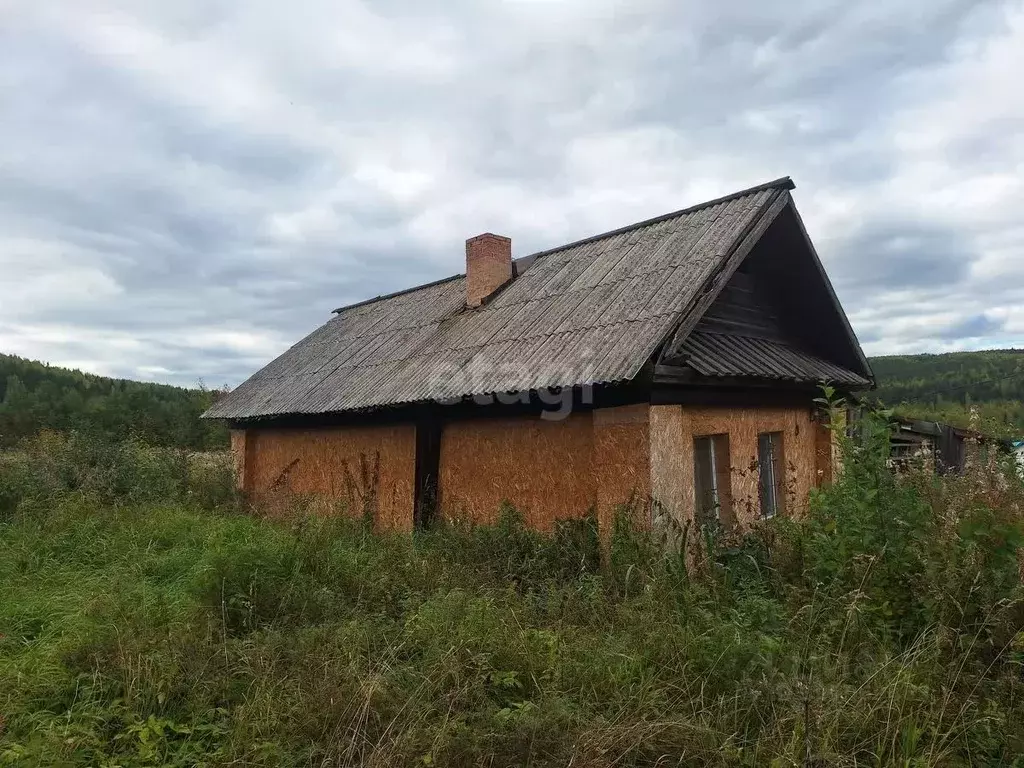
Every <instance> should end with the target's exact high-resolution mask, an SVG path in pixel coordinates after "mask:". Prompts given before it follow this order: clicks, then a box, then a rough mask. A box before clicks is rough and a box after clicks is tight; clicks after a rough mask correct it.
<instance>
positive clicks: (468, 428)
mask: <svg viewBox="0 0 1024 768" xmlns="http://www.w3.org/2000/svg"><path fill="white" fill-rule="evenodd" d="M761 432H781V433H782V434H783V464H784V467H785V483H784V485H785V488H786V495H785V499H784V502H783V503H784V511H785V513H786V514H796V515H799V514H801V513H802V512H803V511H804V510H805V509H806V503H807V496H808V493H809V491H810V490H811V488H814V487H816V486H817V485H820V484H821V483H823V482H828V481H829V480H830V479H831V472H832V467H833V461H834V459H833V444H832V440H831V439H830V437H831V435H830V433H829V432H828V430H827V429H826V428H825V427H824V426H823V425H821V424H819V423H817V422H816V421H815V419H814V418H813V417H812V410H811V408H810V406H809V405H808V406H805V407H789V408H734V407H692V406H681V405H656V406H649V405H647V404H638V405H629V406H621V407H617V408H599V409H595V410H593V411H588V412H575V413H572V414H570V415H569V416H568V417H567V418H565V419H563V420H561V421H546V420H543V419H541V418H538V417H537V416H536V415H519V416H515V417H509V418H486V419H467V420H461V421H451V422H447V423H445V424H444V425H443V427H442V431H441V441H440V463H439V467H438V470H439V471H438V489H437V491H438V514H439V515H440V516H441V517H443V518H447V519H463V520H468V521H472V522H476V523H490V522H494V520H495V519H496V518H497V515H498V511H499V509H500V507H501V505H502V502H504V501H508V502H510V503H511V504H513V505H514V506H515V507H516V508H517V509H519V510H520V511H521V512H522V513H523V516H524V518H525V521H526V523H527V524H528V525H529V526H531V527H533V528H536V529H539V530H550V529H551V528H552V526H553V524H554V522H555V521H556V520H560V519H573V518H580V517H582V516H584V515H586V514H587V513H588V511H589V510H591V509H592V508H593V509H596V511H597V514H598V519H599V523H600V525H601V528H602V530H605V531H608V530H610V529H611V523H612V519H613V515H614V512H615V509H616V508H617V507H618V506H620V505H622V504H626V503H630V502H632V503H633V504H634V512H635V514H636V518H635V519H636V520H637V522H639V523H640V524H647V523H648V522H649V521H651V520H652V515H653V519H654V520H660V519H662V517H663V516H667V517H671V518H673V519H675V520H676V521H677V522H678V523H679V524H680V527H681V526H682V525H684V524H685V522H686V521H687V520H689V519H691V518H692V515H693V510H694V487H693V485H694V483H693V472H694V469H693V441H694V438H695V437H699V436H702V435H709V434H721V433H726V434H728V435H729V452H730V478H731V480H730V491H731V494H732V509H733V515H734V518H735V519H734V521H732V522H736V523H738V524H740V525H748V524H750V523H751V522H753V521H754V520H755V519H757V517H758V516H759V512H760V509H759V506H760V503H759V497H758V489H757V481H758V473H757V467H756V461H757V436H758V434H759V433H761ZM232 448H233V449H234V452H235V463H236V472H237V476H238V479H239V487H240V488H241V489H242V490H243V491H245V492H246V493H247V494H248V495H249V496H250V498H252V499H253V500H254V501H256V502H258V503H261V505H262V506H264V508H269V510H270V511H271V512H273V510H274V509H275V505H274V502H275V499H278V498H281V499H282V502H281V504H280V505H278V506H277V507H276V508H277V509H281V510H286V509H290V508H291V506H290V504H289V503H288V500H286V499H285V497H289V496H291V495H292V494H312V495H316V496H317V497H319V498H320V499H322V500H325V501H326V502H328V503H330V502H344V505H343V507H344V508H345V509H346V510H347V512H348V513H349V514H351V515H353V516H360V515H362V514H363V510H364V508H365V507H364V505H365V504H367V503H369V504H370V505H371V508H372V514H373V515H374V519H375V521H376V525H377V527H378V528H379V529H380V530H399V531H405V530H410V529H411V528H412V526H413V519H414V518H413V508H414V505H415V495H416V494H415V470H416V428H415V425H414V424H412V423H405V424H392V425H387V426H358V427H356V426H348V427H324V428H318V429H297V428H296V429H292V428H262V429H250V430H244V431H243V430H235V431H233V432H232ZM375 466H376V471H375V469H374V468H375ZM374 489H375V490H374ZM652 505H653V508H652Z"/></svg>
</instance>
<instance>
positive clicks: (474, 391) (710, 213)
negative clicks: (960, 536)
mask: <svg viewBox="0 0 1024 768" xmlns="http://www.w3.org/2000/svg"><path fill="white" fill-rule="evenodd" d="M792 188H793V184H792V182H791V181H790V180H789V179H788V178H786V179H780V180H778V181H774V182H771V183H769V184H765V185H762V186H759V187H755V188H752V189H748V190H744V191H742V192H738V193H736V194H733V195H729V196H728V197H724V198H720V199H718V200H713V201H710V202H708V203H704V204H702V205H698V206H694V207H692V208H687V209H685V210H682V211H678V212H676V213H671V214H668V215H665V216H660V217H658V218H655V219H650V220H648V221H643V222H640V223H638V224H633V225H631V226H628V227H624V228H622V229H617V230H614V231H612V232H608V233H606V234H603V235H598V236H596V237H591V238H587V239H585V240H581V241H578V242H575V243H571V244H568V245H564V246H561V247H559V248H554V249H552V250H549V251H544V252H542V253H538V254H534V255H532V256H527V257H525V258H520V259H515V260H513V258H512V248H511V242H510V241H509V240H508V239H507V238H504V237H498V236H496V235H492V234H485V235H480V236H478V237H474V238H472V239H471V240H468V241H467V243H466V269H467V274H466V275H457V276H455V277H451V278H448V279H445V280H440V281H438V282H435V283H430V284H427V285H423V286H420V287H418V288H413V289H411V290H408V291H403V292H400V293H395V294H391V295H389V296H381V297H378V298H376V299H372V300H370V301H366V302H363V303H360V304H355V305H352V306H349V307H344V308H342V309H339V310H336V314H337V316H336V317H335V318H333V319H332V320H330V321H329V322H327V323H326V324H325V325H324V326H322V327H321V328H319V329H318V330H316V331H314V332H313V333H312V334H310V335H309V336H308V337H306V338H305V339H303V340H302V341H300V342H299V343H298V344H296V345H295V346H294V347H292V348H291V349H289V350H288V351H287V352H285V353H284V354H283V355H282V356H281V357H279V358H278V359H276V360H274V361H273V362H272V363H270V364H269V365H268V366H267V367H266V368H264V369H262V370H261V371H259V372H258V373H256V374H255V375H254V376H253V377H252V378H250V379H249V380H248V381H246V382H245V383H244V384H242V385H241V386H240V387H238V389H236V390H235V391H234V392H232V393H231V394H229V395H227V396H226V397H224V398H223V399H221V400H220V401H219V402H217V403H216V405H214V407H213V408H211V409H210V411H209V412H208V413H207V414H206V416H207V417H209V418H219V419H226V420H228V421H230V423H231V428H232V430H233V431H232V447H233V450H234V451H235V455H236V461H237V470H238V482H239V485H240V487H241V489H242V490H243V491H244V492H245V493H246V494H248V495H249V496H250V497H251V498H252V499H253V500H254V501H255V502H257V503H260V502H267V503H269V501H270V500H271V499H272V497H274V495H275V493H278V492H285V493H291V492H294V493H300V494H311V495H313V496H315V497H319V498H322V499H329V500H338V501H343V502H345V503H346V504H347V506H348V509H349V511H350V514H357V515H359V514H365V515H369V516H372V518H373V519H374V521H375V524H376V526H377V527H378V528H379V529H397V530H409V529H411V528H413V526H414V525H417V524H423V523H426V522H427V521H428V520H429V519H430V518H431V517H432V516H442V517H447V518H455V517H459V518H466V519H469V520H473V521H481V522H482V521H491V520H493V519H494V518H495V516H496V514H497V512H498V510H499V508H500V506H501V504H502V502H504V501H508V502H511V503H512V504H513V505H515V506H516V507H517V508H519V509H520V510H521V511H522V513H523V514H524V516H525V519H526V520H527V522H528V524H530V525H532V526H534V527H536V528H539V529H548V528H550V526H551V525H552V523H553V521H555V520H557V519H566V518H578V517H580V516H583V515H585V514H586V513H587V512H588V511H589V510H591V509H595V510H596V511H597V514H598V518H599V521H600V524H601V526H602V527H607V525H608V524H609V521H610V519H611V518H610V516H611V514H612V512H613V510H614V509H615V508H616V507H617V506H619V505H622V504H624V503H633V504H634V505H636V508H638V509H641V510H643V511H642V512H640V514H643V515H650V514H651V512H652V510H653V509H657V510H659V514H667V515H670V516H671V517H673V518H675V519H676V520H678V521H679V522H680V523H682V522H684V521H685V520H687V519H690V518H691V517H692V516H693V515H694V512H695V511H697V512H698V513H700V514H703V515H708V516H713V515H718V516H720V517H721V518H722V519H723V520H724V521H725V522H727V523H732V522H739V523H743V522H749V521H752V520H753V519H755V518H757V517H759V516H769V515H772V514H775V513H778V512H783V511H785V512H787V513H799V511H800V510H801V508H802V507H803V505H804V504H805V503H806V499H807V494H808V491H809V490H810V489H811V488H812V487H814V486H816V485H818V484H820V483H821V482H823V481H825V480H827V479H828V478H829V477H830V475H831V471H832V461H833V456H832V442H831V439H830V438H831V433H830V432H829V430H828V429H826V428H825V425H824V424H822V423H821V422H822V417H821V416H820V415H819V414H818V412H817V410H816V409H815V407H814V404H813V399H814V398H815V397H816V396H817V394H818V390H817V387H818V383H819V382H820V381H821V380H823V379H827V380H830V381H831V382H833V384H834V385H835V386H836V387H837V388H838V389H839V390H840V391H841V392H848V391H850V390H853V389H861V388H866V387H868V386H870V384H871V378H872V374H871V370H870V368H869V366H868V363H867V360H866V359H865V357H864V355H863V353H862V351H861V349H860V346H859V345H858V343H857V339H856V337H855V336H854V334H853V331H852V330H851V328H850V324H849V322H848V321H847V319H846V316H845V315H844V314H843V311H842V309H841V307H840V306H839V303H838V302H837V300H836V296H835V293H834V292H833V290H832V287H831V285H830V283H829V281H828V278H827V277H826V275H825V272H824V270H823V269H822V265H821V262H820V261H819V259H818V257H817V255H816V253H815V251H814V247H813V246H812V244H811V241H810V239H809V238H808V236H807V233H806V231H805V229H804V225H803V223H802V221H801V219H800V216H799V214H798V213H797V210H796V207H795V205H794V203H793V200H792V198H791V196H790V192H789V191H790V190H791V189H792Z"/></svg>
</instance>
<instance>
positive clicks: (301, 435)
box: [232, 424, 416, 531]
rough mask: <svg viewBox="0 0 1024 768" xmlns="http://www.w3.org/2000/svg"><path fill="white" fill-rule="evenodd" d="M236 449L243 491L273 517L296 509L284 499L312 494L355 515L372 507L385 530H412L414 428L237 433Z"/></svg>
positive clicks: (398, 426) (273, 429) (405, 425)
mask: <svg viewBox="0 0 1024 768" xmlns="http://www.w3.org/2000/svg"><path fill="white" fill-rule="evenodd" d="M232 447H233V449H235V462H236V468H239V469H240V471H239V472H238V475H237V476H238V478H239V483H240V485H239V487H240V489H241V490H242V491H243V492H245V493H246V494H247V495H249V496H250V498H252V500H254V501H256V502H257V503H260V505H261V506H262V507H263V508H264V509H267V510H268V511H270V512H273V511H274V510H275V509H277V510H282V509H291V505H290V501H291V500H290V499H284V498H283V497H286V496H292V495H294V494H313V495H315V496H316V497H318V500H319V501H321V502H323V501H326V502H342V504H343V506H344V508H345V510H346V512H347V513H348V514H350V515H352V516H354V517H359V516H361V515H362V514H363V512H364V509H366V506H364V505H369V507H370V510H371V513H372V514H373V516H374V520H375V525H376V527H377V528H378V529H380V530H400V531H403V530H411V529H412V523H413V518H412V509H413V504H414V499H415V471H416V428H415V427H414V426H413V425H412V424H399V425H389V426H363V427H324V428H318V429H281V428H266V429H249V430H245V431H244V432H241V431H240V430H239V431H236V432H235V433H233V434H232ZM240 454H241V456H240ZM279 498H280V499H282V503H281V504H275V501H276V500H277V499H279Z"/></svg>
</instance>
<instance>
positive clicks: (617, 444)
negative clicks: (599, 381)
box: [593, 404, 651, 531]
mask: <svg viewBox="0 0 1024 768" xmlns="http://www.w3.org/2000/svg"><path fill="white" fill-rule="evenodd" d="M649 411H650V406H648V405H647V404H640V405H625V406H621V407H619V408H602V409H598V410H595V411H594V412H593V413H594V416H593V419H594V481H595V497H596V500H597V513H598V521H599V525H600V528H601V530H602V531H610V530H611V523H612V520H613V518H614V514H615V509H616V507H618V506H620V505H622V504H626V503H630V502H632V503H633V504H634V505H635V506H634V511H635V512H636V513H637V517H636V520H635V522H637V523H638V524H640V525H643V526H646V525H647V524H649V522H650V521H649V516H648V501H649V499H650V494H651V473H650V455H651V454H650V440H651V428H650V416H649Z"/></svg>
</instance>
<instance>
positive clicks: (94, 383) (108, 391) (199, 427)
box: [0, 354, 228, 450]
mask: <svg viewBox="0 0 1024 768" xmlns="http://www.w3.org/2000/svg"><path fill="white" fill-rule="evenodd" d="M216 396H217V392H215V391H209V390H205V389H202V388H196V389H184V388H181V387H172V386H167V385H164V384H150V383H143V382H138V381H128V380H126V379H110V378H106V377H103V376H95V375H92V374H89V373H82V372H81V371H76V370H69V369H67V368H60V367H57V366H52V365H47V364H45V363H40V362H35V361H33V360H26V359H24V358H21V357H15V356H12V355H2V354H0V448H2V447H10V446H12V445H15V444H17V443H20V442H21V441H23V440H24V439H26V438H28V437H32V436H34V435H37V434H39V433H40V432H42V431H45V430H52V431H56V432H78V433H82V434H89V435H96V436H99V437H102V438H104V440H106V441H111V440H112V441H120V440H125V439H128V438H134V439H138V440H142V441H143V442H146V443H148V444H150V445H154V446H165V447H181V448H188V449H192V450H213V449H218V448H224V447H226V446H227V443H228V439H227V430H226V428H225V427H224V426H223V425H221V424H218V423H211V422H206V421H202V420H200V418H199V416H200V414H202V413H203V411H205V410H206V409H207V408H208V407H209V406H210V404H211V403H212V402H213V399H214V397H216Z"/></svg>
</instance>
